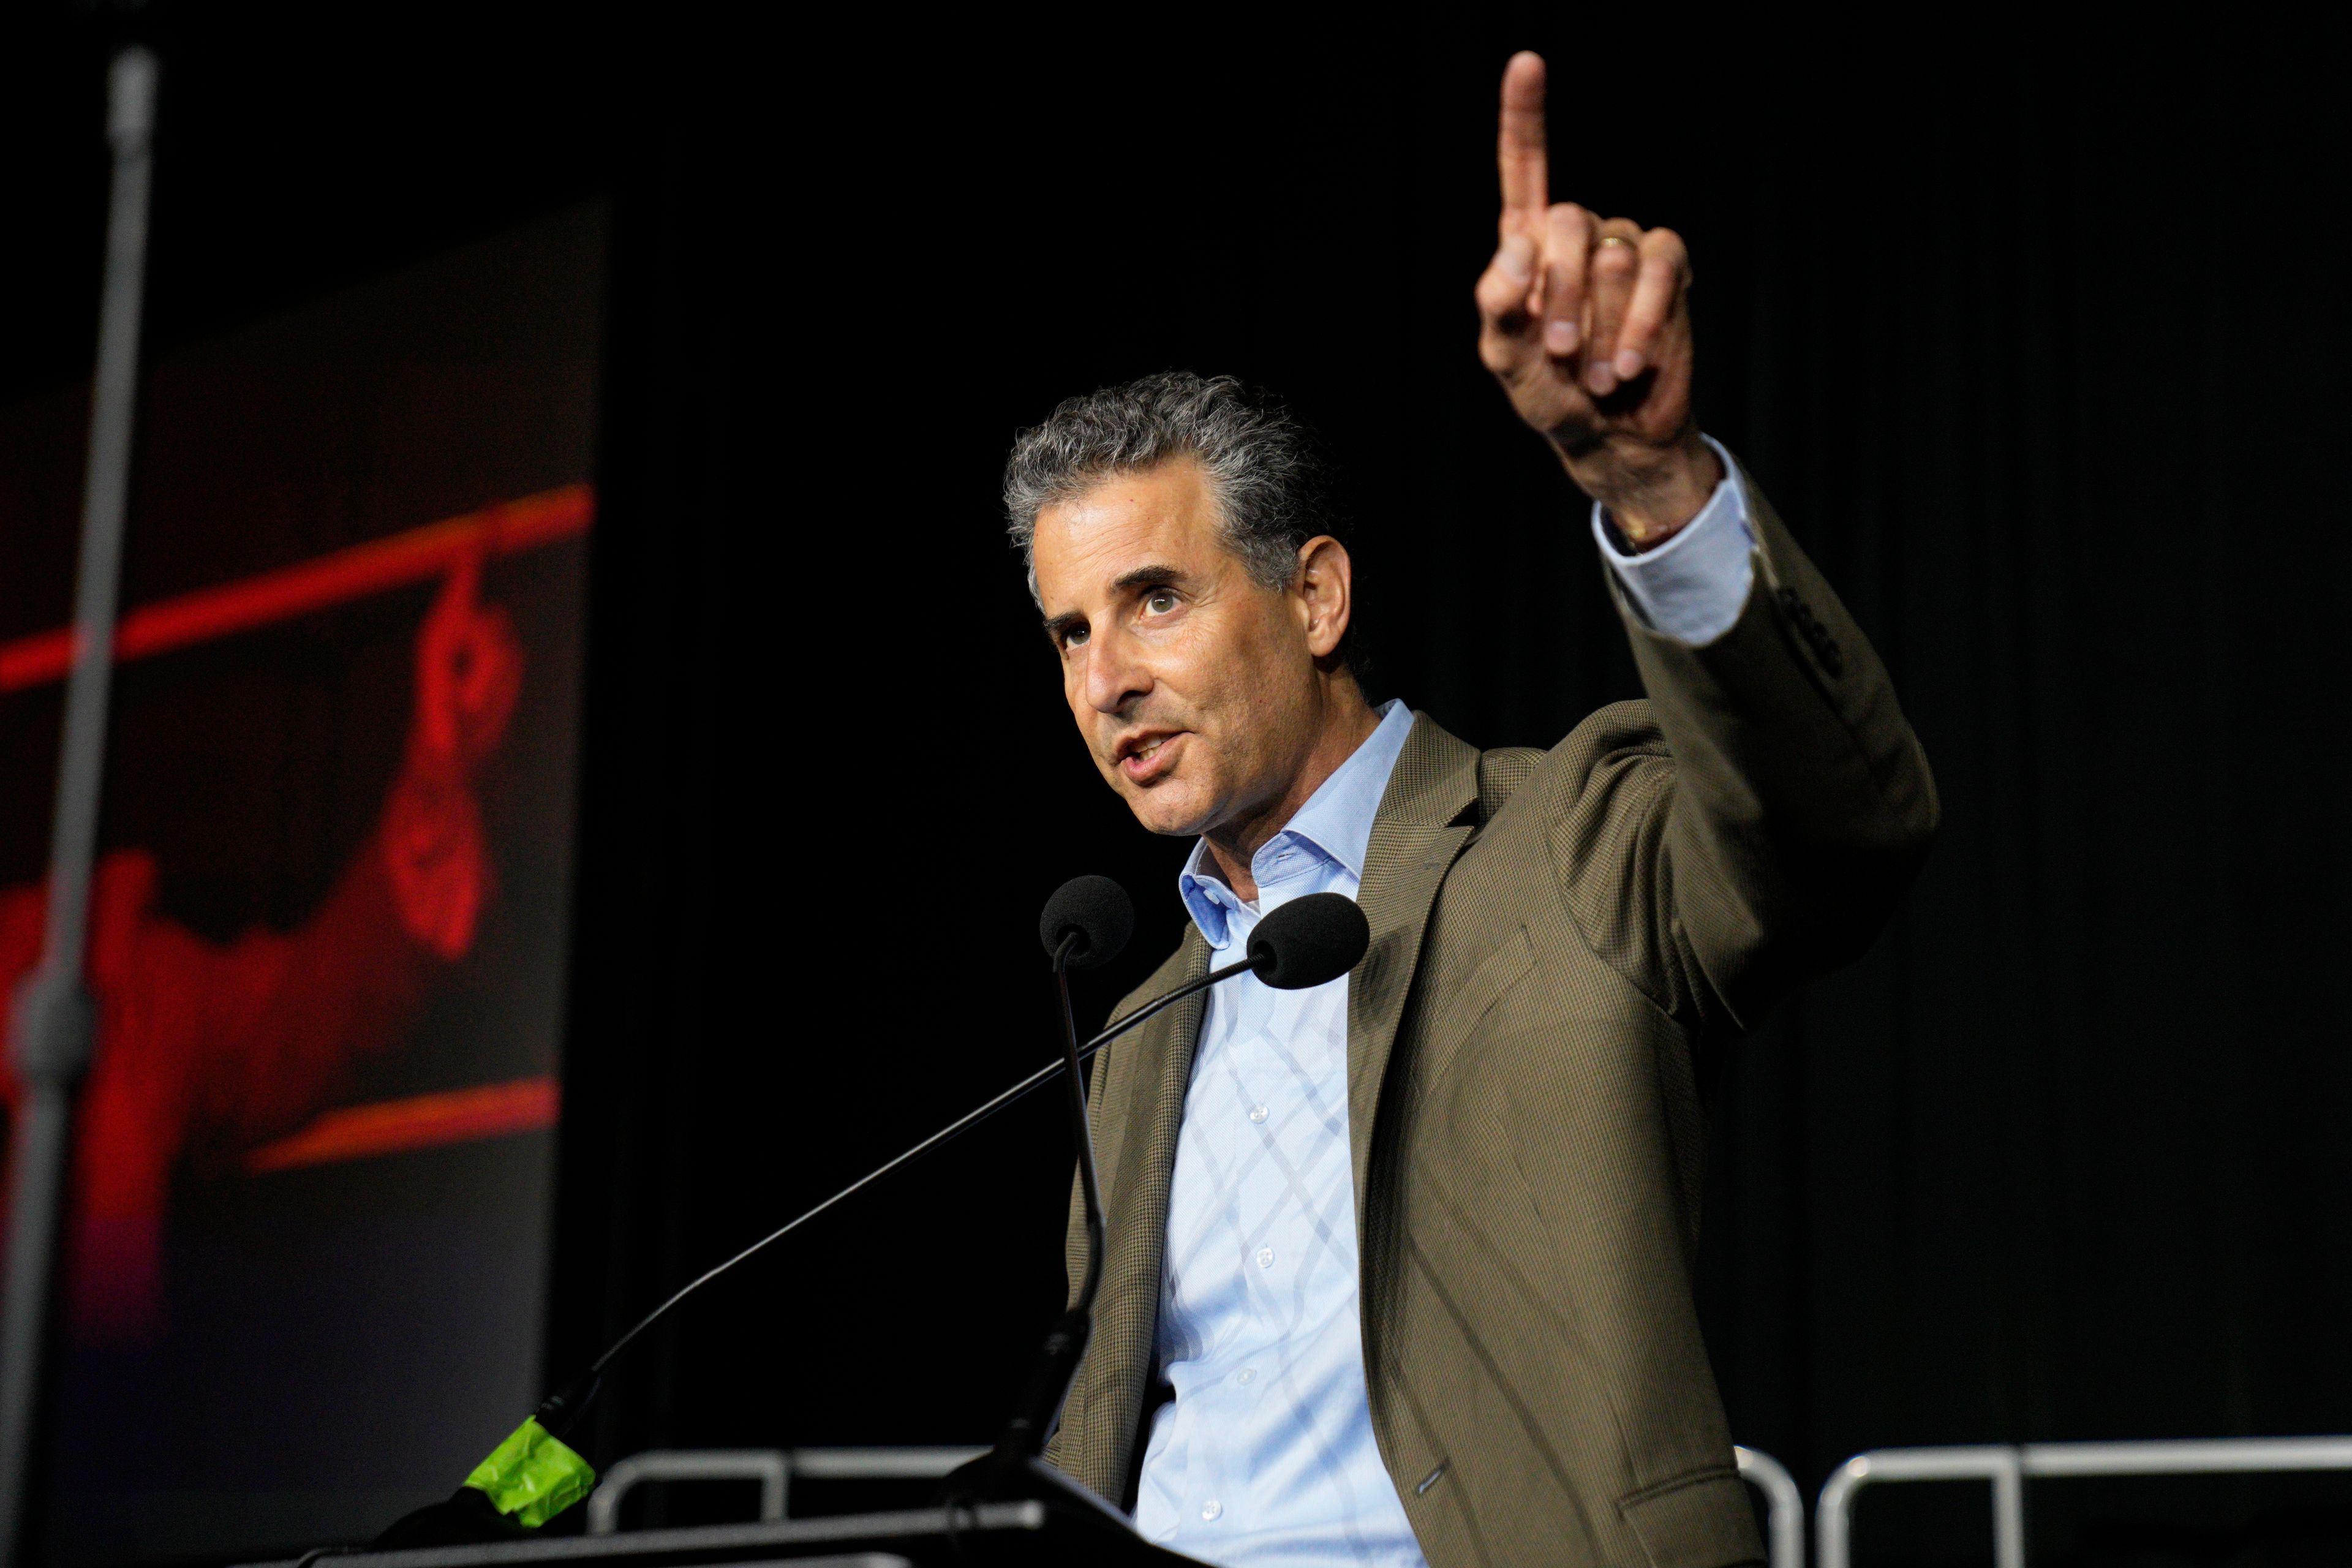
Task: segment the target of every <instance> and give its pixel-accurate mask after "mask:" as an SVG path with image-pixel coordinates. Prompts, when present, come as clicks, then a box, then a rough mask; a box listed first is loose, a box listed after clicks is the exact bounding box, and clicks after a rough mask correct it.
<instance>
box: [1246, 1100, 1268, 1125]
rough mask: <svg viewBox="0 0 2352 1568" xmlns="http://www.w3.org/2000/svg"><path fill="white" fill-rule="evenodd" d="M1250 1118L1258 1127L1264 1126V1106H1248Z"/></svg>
mask: <svg viewBox="0 0 2352 1568" xmlns="http://www.w3.org/2000/svg"><path fill="white" fill-rule="evenodd" d="M1250 1120H1251V1121H1255V1122H1256V1123H1257V1124H1258V1125H1259V1126H1260V1127H1263V1126H1265V1106H1263V1105H1253V1106H1251V1107H1250Z"/></svg>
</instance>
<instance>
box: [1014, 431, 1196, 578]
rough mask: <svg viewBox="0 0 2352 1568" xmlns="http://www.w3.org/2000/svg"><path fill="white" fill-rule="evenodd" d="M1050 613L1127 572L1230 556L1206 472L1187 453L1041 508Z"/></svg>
mask: <svg viewBox="0 0 2352 1568" xmlns="http://www.w3.org/2000/svg"><path fill="white" fill-rule="evenodd" d="M1031 550H1032V559H1033V560H1034V562H1035V563H1036V568H1037V593H1038V596H1039V597H1040V598H1042V599H1044V600H1045V607H1046V609H1047V611H1048V612H1049V613H1050V612H1052V611H1054V610H1055V609H1056V608H1057V607H1060V606H1065V605H1069V604H1072V603H1074V602H1077V601H1082V600H1085V599H1087V598H1091V597H1094V596H1096V595H1101V594H1104V593H1106V592H1108V591H1109V590H1110V589H1111V588H1112V586H1113V585H1114V584H1117V583H1118V580H1119V579H1120V578H1121V577H1123V576H1125V575H1126V574H1129V573H1130V572H1135V571H1139V570H1141V569H1143V568H1146V567H1151V566H1170V567H1174V568H1176V569H1177V570H1179V571H1181V572H1186V573H1192V574H1206V573H1211V572H1214V571H1215V570H1217V569H1218V567H1219V566H1220V565H1221V564H1222V563H1223V562H1224V561H1225V560H1226V559H1228V557H1227V552H1226V551H1225V549H1224V544H1223V536H1222V534H1221V532H1220V530H1219V527H1218V518H1217V509H1216V501H1215V498H1214V496H1213V494H1212V493H1211V491H1210V489H1209V481H1208V476H1207V475H1206V474H1204V473H1202V471H1201V466H1200V465H1199V464H1198V463H1196V462H1194V461H1192V459H1190V458H1182V459H1179V460H1177V461H1174V462H1168V463H1160V464H1158V465H1156V466H1155V467H1152V468H1145V469H1142V470H1141V471H1139V472H1136V473H1127V474H1114V475H1112V476H1111V477H1110V478H1108V479H1105V480H1103V481H1102V482H1101V483H1100V484H1098V485H1097V486H1095V487H1094V488H1093V489H1089V490H1087V491H1084V492H1083V493H1081V494H1079V495H1076V496H1073V497H1071V498H1070V499H1069V500H1066V501H1056V502H1055V503H1054V504H1053V505H1051V506H1048V507H1045V508H1042V509H1040V510H1039V511H1038V513H1037V528H1036V533H1035V536H1034V541H1033V542H1032V545H1031Z"/></svg>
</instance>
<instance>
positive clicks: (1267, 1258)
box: [1257, 1247, 1274, 1268]
mask: <svg viewBox="0 0 2352 1568" xmlns="http://www.w3.org/2000/svg"><path fill="white" fill-rule="evenodd" d="M1257 1266H1258V1267H1259V1268H1273V1267H1274V1248H1272V1247H1259V1248H1258V1249H1257Z"/></svg>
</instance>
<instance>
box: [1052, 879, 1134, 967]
mask: <svg viewBox="0 0 2352 1568" xmlns="http://www.w3.org/2000/svg"><path fill="white" fill-rule="evenodd" d="M1073 931H1075V932H1076V933H1077V938H1078V940H1077V942H1076V945H1074V946H1073V947H1072V948H1071V949H1070V957H1069V967H1070V968H1072V969H1092V968H1093V967H1094V966H1095V965H1096V964H1097V963H1109V962H1110V961H1111V960H1112V959H1114V958H1117V957H1118V955H1119V952H1120V950H1121V949H1123V948H1124V947H1126V946H1127V939H1128V938H1129V937H1130V936H1133V935H1134V934H1135V900H1132V899H1130V898H1129V897H1128V896H1127V889H1125V888H1122V887H1120V886H1119V885H1118V883H1117V882H1114V881H1112V880H1111V879H1109V878H1108V877H1073V878H1071V879H1069V880H1068V881H1066V882H1065V883H1063V884H1062V886H1061V889H1060V890H1059V891H1058V892H1056V893H1055V895H1054V896H1053V897H1052V898H1050V899H1047V900H1045V913H1044V914H1043V915H1040V916H1039V917H1038V919H1037V935H1038V938H1039V940H1041V941H1042V942H1045V951H1046V952H1060V951H1061V950H1062V942H1063V941H1064V940H1065V939H1066V938H1067V937H1068V936H1069V935H1070V933H1071V932H1073Z"/></svg>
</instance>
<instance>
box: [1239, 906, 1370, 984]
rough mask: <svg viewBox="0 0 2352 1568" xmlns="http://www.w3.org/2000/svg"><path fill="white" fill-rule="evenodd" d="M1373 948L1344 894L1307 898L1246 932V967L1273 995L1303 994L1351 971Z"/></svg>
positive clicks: (1361, 914)
mask: <svg viewBox="0 0 2352 1568" xmlns="http://www.w3.org/2000/svg"><path fill="white" fill-rule="evenodd" d="M1371 945H1372V928H1371V926H1370V924H1369V923H1367V922H1366V921H1365V920H1364V911H1363V910H1360V909H1359V908H1357V907H1356V900H1353V899H1350V898H1349V897H1348V896H1347V895H1346V894H1344V893H1309V894H1307V896H1306V897H1305V898H1303V899H1293V900H1291V901H1290V902H1288V903H1286V904H1285V905H1283V906H1282V908H1280V909H1278V910H1275V911H1274V913H1272V914H1270V915H1268V916H1266V917H1265V919H1264V920H1262V921H1258V923H1257V930H1255V931H1252V932H1250V940H1249V955H1250V962H1251V963H1255V965H1257V977H1258V978H1259V979H1260V980H1263V981H1265V983H1266V984H1268V985H1271V986H1273V987H1274V988H1275V989H1276V990H1277V991H1304V990H1306V989H1307V987H1308V986H1310V985H1320V984H1323V983H1324V982H1325V981H1327V980H1337V979H1339V976H1341V975H1342V974H1345V973H1348V971H1349V970H1350V969H1353V968H1355V967H1356V960H1358V959H1360V958H1361V957H1363V956H1364V949H1366V948H1368V947H1370V946H1371Z"/></svg>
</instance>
